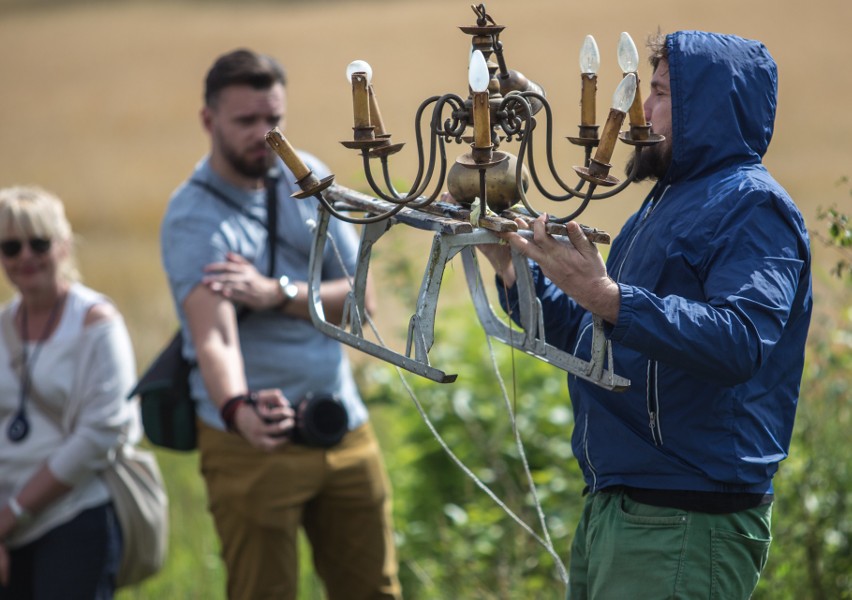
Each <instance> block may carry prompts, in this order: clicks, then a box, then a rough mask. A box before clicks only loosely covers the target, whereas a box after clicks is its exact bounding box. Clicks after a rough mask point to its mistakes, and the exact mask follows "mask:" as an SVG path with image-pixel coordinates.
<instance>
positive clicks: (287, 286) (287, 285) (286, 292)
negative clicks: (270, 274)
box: [278, 275, 299, 308]
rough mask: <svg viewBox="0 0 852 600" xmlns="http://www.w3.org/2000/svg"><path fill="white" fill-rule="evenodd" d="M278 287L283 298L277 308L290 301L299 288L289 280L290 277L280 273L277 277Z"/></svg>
mask: <svg viewBox="0 0 852 600" xmlns="http://www.w3.org/2000/svg"><path fill="white" fill-rule="evenodd" d="M278 287H280V288H281V294H282V295H283V296H284V299H283V300H282V301H281V303H280V304H279V305H278V308H284V307H285V306H287V304H289V303H290V300H292V299H293V298H295V297H296V294H298V293H299V288H298V287H296V284H295V283H293V282H292V281H290V278H289V277H287V276H286V275H282V276H281V277H280V278H279V279H278Z"/></svg>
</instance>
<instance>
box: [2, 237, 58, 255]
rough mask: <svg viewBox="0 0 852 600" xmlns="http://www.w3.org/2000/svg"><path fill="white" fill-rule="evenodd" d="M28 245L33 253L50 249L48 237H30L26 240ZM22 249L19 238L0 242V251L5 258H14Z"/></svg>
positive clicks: (44, 252) (22, 243)
mask: <svg viewBox="0 0 852 600" xmlns="http://www.w3.org/2000/svg"><path fill="white" fill-rule="evenodd" d="M26 242H27V243H29V245H30V250H31V251H32V253H33V254H39V255H40V254H46V253H47V252H49V251H50V245H51V240H50V238H30V239H29V240H26ZM23 249H24V242H22V241H21V240H3V241H2V242H0V252H2V253H3V256H5V257H6V258H15V257H16V256H18V255H19V254H20V253H21V250H23Z"/></svg>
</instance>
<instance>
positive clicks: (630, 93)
mask: <svg viewBox="0 0 852 600" xmlns="http://www.w3.org/2000/svg"><path fill="white" fill-rule="evenodd" d="M635 95H636V74H635V73H628V74H627V75H626V76H625V77H624V78H623V79H622V80H621V83H619V84H618V87H617V88H615V93H614V94H613V95H612V108H614V109H615V110H617V111H620V112H623V113H626V112H627V111H628V110H630V105H631V104H633V97H634V96H635Z"/></svg>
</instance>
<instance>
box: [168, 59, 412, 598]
mask: <svg viewBox="0 0 852 600" xmlns="http://www.w3.org/2000/svg"><path fill="white" fill-rule="evenodd" d="M285 84H286V76H285V74H284V71H283V69H282V68H281V67H280V65H278V63H277V62H275V61H274V59H272V58H270V57H267V56H263V55H259V54H256V53H254V52H252V51H249V50H236V51H233V52H230V53H228V54H225V55H223V56H221V57H219V58H218V59H217V60H216V62H215V63H214V64H213V66H212V67H211V69H210V70H209V72H208V74H207V78H206V83H205V105H204V108H203V109H202V111H201V117H202V122H203V126H204V128H205V130H206V131H207V133H208V134H209V136H210V141H211V145H210V153H209V155H208V156H207V157H205V158H204V159H203V160H202V161H201V162H200V163H199V164H198V166H197V167H196V169H195V171H194V172H193V174H192V176H191V177H190V179H189V180H188V181H187V182H185V183H184V184H183V185H182V186H181V187H180V188H178V189H177V191H176V192H175V193H174V195H173V197H172V198H171V200H170V202H169V206H168V209H167V212H166V216H165V218H164V220H163V224H162V228H161V251H162V256H163V263H164V266H165V270H166V273H167V275H168V279H169V285H170V287H171V291H172V294H173V297H174V301H175V304H176V307H177V311H178V314H179V317H180V322H181V327H182V328H183V331H184V340H185V347H184V349H183V350H184V355H185V356H186V357H187V358H188V359H190V360H192V361H195V362H196V363H197V368H195V369H194V371H193V373H192V375H191V378H190V385H191V390H192V395H193V398H195V399H196V401H197V405H198V415H199V419H200V423H199V434H198V438H199V441H198V445H199V450H200V452H201V471H202V475H203V476H204V480H205V483H206V485H207V492H208V496H209V500H210V502H209V504H210V507H211V512H212V515H213V519H214V522H215V524H216V529H217V531H218V534H219V538H220V540H221V542H222V554H223V558H224V561H225V565H226V568H227V571H228V597H229V598H261V597H264V598H265V597H275V598H284V599H294V600H295V598H296V596H297V582H298V530H299V528H300V527H304V530H305V533H306V534H307V537H308V540H309V541H310V543H311V545H312V549H313V554H314V556H313V558H314V564H315V566H316V569H317V572H318V574H319V576H320V578H321V579H322V580H323V582H324V584H325V586H326V590H327V593H328V597H329V598H330V599H332V600H334V599H343V598H346V599H347V600H353V599H358V598H364V599H367V598H370V599H373V598H400V597H401V595H400V589H399V583H398V580H397V575H396V574H397V563H396V556H395V550H394V546H393V531H392V526H391V520H390V486H389V482H388V479H387V475H386V472H385V468H384V465H383V462H382V458H381V454H380V450H379V447H378V444H377V442H376V439H375V436H374V434H373V431H372V429H371V427H370V424H369V421H368V415H367V409H366V407H365V406H364V403H363V402H362V400H361V398H360V396H359V394H358V390H357V388H356V385H355V382H354V380H353V377H352V373H351V370H350V366H349V363H348V361H347V358H346V355H345V353H344V352H343V349H342V347H341V346H340V344H339V343H338V342H336V341H335V340H332V339H331V338H328V337H326V336H325V335H323V334H322V333H320V332H319V331H318V330H316V329H315V328H314V327H313V326H312V324H311V322H310V315H309V312H308V302H309V290H308V286H307V283H306V280H307V278H308V259H309V255H310V247H311V245H312V232H311V231H310V228H309V227H308V225H307V223H308V222H309V221H310V220H314V221H315V220H316V214H317V202H316V201H315V200H313V199H310V200H295V199H293V198H290V195H291V194H292V193H293V192H294V191H298V189H299V188H298V186H297V185H296V182H295V179H294V177H293V175H292V173H290V172H289V170H287V169H286V167H284V165H283V163H281V162H280V161H279V160H278V158H277V157H275V156H274V154H273V153H272V152H271V151H270V149H269V148H268V146H267V144H266V141H265V135H266V133H267V132H268V131H269V130H271V129H272V128H274V127H275V126H279V125H280V124H281V122H283V119H284V115H285V109H286V95H285ZM301 156H302V158H303V160H304V161H305V162H306V163H307V164H308V166H309V167H310V168H311V169H312V170H313V171H314V173H316V174H317V175H319V176H325V175H327V174H328V170H327V168H326V167H325V166H324V165H322V164H321V163H320V162H319V161H317V160H316V159H315V158H313V157H311V156H308V155H306V154H304V153H302V154H301ZM270 168H272V171H273V172H274V171H275V170H280V177H278V178H277V179H270V178H269V173H270ZM270 203H271V204H270ZM273 205H274V207H275V208H274V209H271V207H272V206H273ZM268 208H270V209H271V210H268ZM275 213H277V215H276V214H275ZM271 232H274V233H273V234H272V235H270V233H271ZM330 238H331V239H332V244H333V246H334V247H332V244H328V245H327V247H326V249H325V252H324V256H323V268H322V284H321V287H320V297H321V300H322V303H323V310H324V312H325V315H326V316H327V318H328V319H329V320H330V321H333V322H339V320H340V315H341V313H342V310H343V305H344V301H345V298H346V295H347V293H348V292H349V289H350V286H349V278H348V277H349V275H350V274H352V273H354V268H355V261H356V258H357V237H356V234H355V231H354V230H353V229H352V227H351V226H350V225H348V224H346V223H343V222H341V221H338V220H336V219H333V220H332V223H331V224H330ZM366 305H367V310H370V308H371V307H372V298H371V294H369V293H368V297H367V302H366ZM309 397H313V398H315V399H316V398H320V399H322V400H321V401H320V402H318V403H316V404H315V406H319V405H320V404H322V408H323V410H325V411H330V412H329V413H328V414H327V415H326V416H327V417H328V418H326V419H325V420H326V421H328V420H330V421H334V420H335V419H336V420H338V421H339V422H340V423H341V432H340V433H341V435H343V437H342V439H341V440H340V441H335V440H334V439H331V440H326V439H316V440H315V439H311V436H309V435H307V434H306V432H307V431H308V430H309V428H308V426H307V425H306V423H305V421H304V419H303V418H302V417H300V416H297V415H302V414H303V411H302V409H303V408H304V407H306V406H308V401H307V400H305V399H306V398H309ZM294 407H295V410H294ZM341 407H343V409H345V413H344V411H343V410H341ZM317 410H320V409H317ZM323 418H325V417H323ZM321 420H322V419H321Z"/></svg>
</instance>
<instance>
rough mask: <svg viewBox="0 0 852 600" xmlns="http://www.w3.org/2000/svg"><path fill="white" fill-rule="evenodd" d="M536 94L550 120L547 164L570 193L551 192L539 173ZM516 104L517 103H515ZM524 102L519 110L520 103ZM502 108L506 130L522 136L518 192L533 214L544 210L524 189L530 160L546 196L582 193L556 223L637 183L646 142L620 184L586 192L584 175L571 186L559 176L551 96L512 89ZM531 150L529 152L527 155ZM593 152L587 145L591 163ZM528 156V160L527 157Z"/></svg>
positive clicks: (532, 172)
mask: <svg viewBox="0 0 852 600" xmlns="http://www.w3.org/2000/svg"><path fill="white" fill-rule="evenodd" d="M528 97H530V98H535V99H536V100H538V101H539V102H541V104H542V107H543V108H544V111H545V116H546V123H545V131H546V144H545V147H546V156H547V164H548V167H549V169H550V173H551V175H552V176H553V178H554V180H555V181H556V183H557V185H559V187H560V188H562V189H563V190H564V191H565V192H566V194H564V195H557V194H553V193H551V192H549V191H548V190H547V189H546V188H545V187H544V185H543V184H542V182H541V180H540V179H539V176H538V171H537V170H536V167H535V164H536V163H535V155H534V151H533V148H534V144H533V132H534V130H535V127H536V123H537V122H536V119H535V117H533V116H532V112H531V105H530V102H529V100H528V99H527V98H528ZM513 105H514V106H513ZM517 106H520V109H519V110H518V109H517V108H514V107H517ZM500 112H501V113H502V114H503V115H504V116H503V118H502V119H501V120H500V122H499V126H500V127H501V128H502V129H503V132H504V133H506V135H508V136H516V137H518V138H519V140H520V147H519V149H518V162H517V166H516V171H515V181H516V182H517V194H518V198H519V199H520V201H521V203H522V204H523V205H524V207H526V209H527V210H528V211H529V212H530V214H531V215H533V216H534V217H537V216H538V215H539V214H540V213H539V212H538V211H536V210H535V209H534V208H533V207H532V206H531V205H530V203H529V201H528V200H527V197H526V193H525V191H524V189H523V177H522V174H523V167H524V163H525V162H526V164H527V166H528V167H529V171H530V178H531V179H532V181H533V183H534V184H535V187H536V189H537V190H538V191H539V193H541V194H542V195H543V196H544V197H545V198H547V199H548V200H551V201H554V202H564V201H566V200H570V199H572V198H578V197H582V202H581V204H580V206H579V207H578V208H577V209H576V210H574V211H573V212H572V213H571V214H569V215H567V216H565V217H560V218H554V219H551V221H552V222H554V223H567V222H568V221H571V220H573V219H575V218H576V217H578V216H579V215H580V214H581V213H582V212H583V211H584V210H585V209H586V207H587V206H588V204H589V202H590V201H592V200H603V199H605V198H611V197H612V196H615V195H616V194H618V193H620V192H621V191H623V190H624V189H625V188H626V187H627V186H628V185H630V184H631V183H633V182H634V181H635V180H636V175H637V173H638V170H639V156H640V154H641V152H642V148H643V147H642V146H636V150H635V154H634V160H633V168H632V169H631V172H630V174H629V175H628V176H627V178H626V179H625V180H624V181H622V182H620V183H619V185H617V186H616V187H614V188H612V189H610V190H608V191H606V192H603V193H599V194H595V193H594V191H595V189H596V187H597V186H596V185H595V184H591V183H590V185H589V189H587V190H586V191H585V192H584V191H583V187H584V186H585V184H586V183H587V182H586V181H583V180H582V179H581V180H580V182H579V183H578V185H577V186H576V187H571V186H569V185H568V184H566V183H565V182H564V181H563V180H562V178H561V177H560V176H559V173H558V172H557V170H556V166H555V164H554V162H553V126H552V123H553V120H552V116H553V113H552V110H551V107H550V104H549V103H548V102H547V99H546V98H545V97H544V96H542V95H541V94H538V93H536V92H512V93H510V94H508V95H507V96H506V98H505V99H504V100H503V102H502V103H501V105H500ZM527 154H528V156H527ZM590 156H591V151H590V148H587V149H586V160H585V163H586V164H588V162H589V158H590ZM525 157H526V158H527V160H526V161H525V160H524V158H525Z"/></svg>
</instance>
